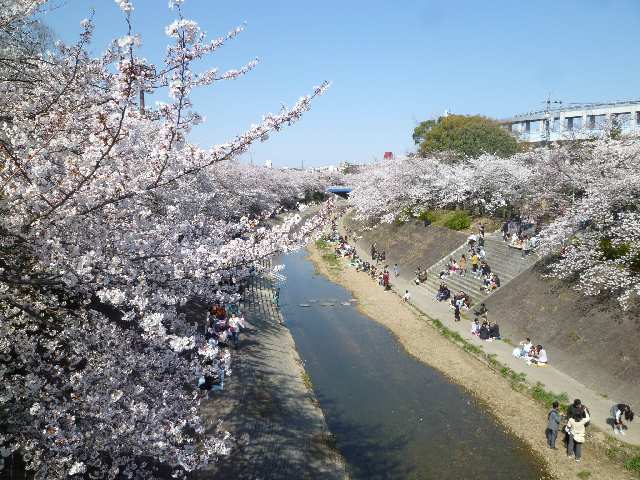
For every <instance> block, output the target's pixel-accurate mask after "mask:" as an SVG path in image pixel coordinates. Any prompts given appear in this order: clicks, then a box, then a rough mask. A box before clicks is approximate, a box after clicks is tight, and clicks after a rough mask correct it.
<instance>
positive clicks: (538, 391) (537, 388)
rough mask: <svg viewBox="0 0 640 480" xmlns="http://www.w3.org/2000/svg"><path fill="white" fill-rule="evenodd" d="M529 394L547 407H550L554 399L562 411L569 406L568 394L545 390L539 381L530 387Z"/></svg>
mask: <svg viewBox="0 0 640 480" xmlns="http://www.w3.org/2000/svg"><path fill="white" fill-rule="evenodd" d="M531 396H532V397H533V398H534V399H535V400H537V401H538V402H540V403H542V404H544V405H545V406H547V407H551V404H552V403H553V402H556V401H557V402H558V403H559V404H560V409H561V410H563V411H564V410H566V409H567V407H568V406H569V405H568V402H569V395H567V394H566V393H565V392H562V393H554V392H550V391H547V390H545V389H544V385H543V384H542V383H540V382H537V383H536V384H535V385H534V386H533V387H532V388H531Z"/></svg>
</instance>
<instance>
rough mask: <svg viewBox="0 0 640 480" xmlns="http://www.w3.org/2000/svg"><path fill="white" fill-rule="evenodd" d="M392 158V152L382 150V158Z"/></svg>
mask: <svg viewBox="0 0 640 480" xmlns="http://www.w3.org/2000/svg"><path fill="white" fill-rule="evenodd" d="M392 158H393V152H384V159H385V160H391V159H392Z"/></svg>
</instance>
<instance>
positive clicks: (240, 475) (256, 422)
mask: <svg viewBox="0 0 640 480" xmlns="http://www.w3.org/2000/svg"><path fill="white" fill-rule="evenodd" d="M273 293H274V290H273V285H272V284H271V281H270V280H268V279H256V280H255V281H254V282H253V284H252V285H251V287H250V288H249V289H247V291H246V292H245V304H244V305H243V306H242V311H243V313H244V315H245V319H246V320H247V322H248V324H247V327H248V328H247V329H246V330H245V332H244V333H243V334H242V336H241V339H240V345H239V349H238V350H237V351H236V352H234V354H233V356H232V365H231V368H232V375H231V376H229V377H227V378H225V383H224V387H225V388H224V390H223V391H222V392H215V393H211V394H210V399H209V400H208V401H206V402H204V404H203V406H202V409H203V415H204V417H205V419H207V423H208V424H209V425H210V426H211V428H215V426H216V425H215V422H217V421H218V420H219V419H221V420H222V425H221V427H222V429H224V430H226V431H229V432H230V433H231V434H232V435H233V436H234V437H235V439H236V441H237V445H236V446H235V447H234V450H233V452H232V453H231V455H230V456H229V457H223V458H221V459H220V460H219V461H218V462H217V463H216V464H214V465H212V466H211V467H210V469H209V470H207V471H202V472H198V473H197V474H196V475H195V478H196V479H198V480H204V479H294V478H295V479H307V478H308V479H315V478H322V479H343V478H345V477H346V473H345V465H344V462H343V460H342V457H341V456H340V455H339V454H338V453H337V452H336V450H335V449H334V448H333V447H332V446H331V445H332V442H331V437H330V435H329V433H328V431H327V427H326V424H325V420H324V416H323V414H322V411H321V410H320V408H319V406H318V405H317V402H316V401H315V397H314V395H313V392H312V391H310V390H309V389H308V388H307V387H306V385H305V381H304V369H303V368H302V362H301V360H300V357H299V356H298V352H297V351H296V347H295V343H294V341H293V338H292V336H291V333H290V332H289V330H288V329H287V328H286V327H285V326H284V325H283V321H282V317H281V314H280V311H279V309H278V308H277V307H276V306H275V305H274V304H273Z"/></svg>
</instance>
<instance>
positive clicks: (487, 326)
mask: <svg viewBox="0 0 640 480" xmlns="http://www.w3.org/2000/svg"><path fill="white" fill-rule="evenodd" d="M471 335H475V336H477V337H478V338H479V339H480V340H487V341H492V340H500V326H499V325H498V323H497V322H491V321H489V320H487V319H484V320H482V324H480V318H479V317H475V318H474V320H473V322H472V323H471Z"/></svg>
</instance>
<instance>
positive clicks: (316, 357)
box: [280, 252, 545, 480]
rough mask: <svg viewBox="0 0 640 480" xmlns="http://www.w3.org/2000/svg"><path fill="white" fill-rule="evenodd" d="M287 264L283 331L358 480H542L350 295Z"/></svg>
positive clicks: (299, 262) (523, 452)
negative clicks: (293, 345)
mask: <svg viewBox="0 0 640 480" xmlns="http://www.w3.org/2000/svg"><path fill="white" fill-rule="evenodd" d="M284 263H285V265H286V270H285V271H286V275H287V281H286V282H285V283H284V285H283V286H282V290H281V296H280V299H281V301H280V305H281V309H282V312H283V314H284V318H285V322H286V324H287V326H288V328H289V329H290V331H291V333H292V335H293V337H294V340H295V342H296V347H297V349H298V351H299V353H300V355H301V357H302V359H303V361H304V363H305V369H306V371H307V373H308V375H309V377H310V381H311V383H312V385H313V390H314V392H315V394H316V396H317V398H318V400H319V402H320V406H321V408H322V410H323V412H324V414H325V417H326V419H327V423H328V426H329V430H330V431H331V432H332V433H333V434H334V435H335V439H336V444H337V448H338V449H339V450H340V452H341V453H342V454H343V455H344V457H345V459H346V461H347V463H348V464H349V469H350V473H351V477H352V478H353V479H382V478H385V479H387V478H388V479H395V478H398V479H400V478H402V479H404V478H416V479H418V478H419V479H431V478H438V479H442V480H445V479H467V478H469V479H471V478H473V479H498V480H499V479H522V480H529V479H531V480H534V479H539V478H541V477H544V476H545V472H544V468H543V467H542V466H541V465H540V463H539V462H538V460H537V459H536V457H534V456H533V455H532V454H531V453H530V451H529V450H528V448H527V447H526V446H525V445H524V443H523V442H521V441H520V440H518V439H517V438H515V437H514V436H512V435H510V434H509V433H507V432H506V431H505V430H504V429H503V428H502V427H501V426H500V425H499V424H498V423H497V422H496V421H495V419H494V417H493V416H492V415H490V414H489V413H487V412H486V411H485V409H484V408H483V405H481V404H479V403H478V402H477V400H476V399H475V398H474V397H473V396H472V395H470V394H469V393H468V392H466V391H465V390H464V389H463V388H461V387H460V386H458V385H456V384H454V383H452V382H451V381H449V380H448V379H447V378H446V377H445V376H444V375H442V374H441V373H440V372H439V371H437V370H435V369H433V368H430V367H429V366H427V365H425V364H424V363H421V362H419V361H417V360H415V359H414V358H413V357H411V356H410V355H409V354H408V353H407V352H406V351H405V350H404V348H403V347H402V346H401V345H400V344H399V343H398V342H397V340H396V339H395V337H394V336H393V335H392V334H391V333H390V332H389V331H388V330H387V329H386V328H384V327H383V326H381V325H379V324H378V323H375V322H373V321H371V319H369V318H367V317H366V316H365V315H363V314H361V313H360V312H359V311H358V309H357V303H356V302H354V301H353V299H352V297H351V294H350V293H349V291H347V290H346V289H344V288H343V287H341V286H339V285H336V284H334V283H332V282H330V281H329V280H327V279H326V278H325V277H323V276H320V275H318V274H316V272H315V269H314V266H313V264H312V263H311V262H310V261H309V260H308V259H307V258H306V257H305V253H304V252H298V253H295V254H291V255H288V256H287V257H285V258H284ZM372 288H374V287H373V286H372ZM478 368H480V367H478Z"/></svg>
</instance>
